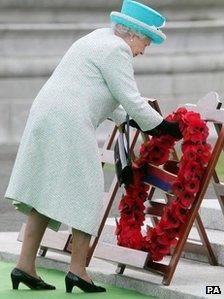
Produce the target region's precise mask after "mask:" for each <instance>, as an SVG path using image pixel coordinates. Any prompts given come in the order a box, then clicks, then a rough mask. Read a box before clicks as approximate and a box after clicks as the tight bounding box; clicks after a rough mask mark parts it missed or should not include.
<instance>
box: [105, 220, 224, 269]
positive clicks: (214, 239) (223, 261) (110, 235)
mask: <svg viewBox="0 0 224 299" xmlns="http://www.w3.org/2000/svg"><path fill="white" fill-rule="evenodd" d="M117 220H119V217H117ZM146 223H147V224H149V225H150V224H151V222H150V220H149V219H147V220H146V222H145V225H144V226H143V227H142V229H145V227H146ZM115 229H116V222H115V219H114V218H111V217H110V218H108V219H107V222H106V226H105V227H104V229H103V232H102V235H101V241H102V242H107V243H110V244H117V239H116V235H115ZM206 232H207V234H208V238H209V240H210V242H211V244H212V247H213V250H214V253H215V255H216V257H217V260H218V264H219V265H220V266H224V255H223V252H224V234H223V231H219V230H211V229H206ZM189 239H190V240H194V243H195V244H198V243H201V242H200V238H199V236H198V233H197V230H196V228H195V227H192V229H191V232H190V234H189ZM182 257H184V258H186V259H191V260H195V261H199V262H208V260H207V257H206V256H204V255H201V254H198V253H190V252H183V254H182Z"/></svg>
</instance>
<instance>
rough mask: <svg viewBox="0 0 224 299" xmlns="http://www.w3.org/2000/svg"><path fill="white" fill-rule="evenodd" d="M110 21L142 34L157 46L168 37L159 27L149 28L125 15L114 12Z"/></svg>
mask: <svg viewBox="0 0 224 299" xmlns="http://www.w3.org/2000/svg"><path fill="white" fill-rule="evenodd" d="M110 19H111V21H112V22H114V23H117V24H122V25H124V26H126V27H128V28H131V29H133V30H136V31H138V32H140V33H142V34H143V35H145V36H147V37H149V38H150V39H151V40H152V42H153V43H155V44H161V43H163V42H164V41H165V40H166V35H165V34H164V33H163V32H162V31H161V30H160V29H158V28H157V27H155V26H149V25H147V24H145V23H143V22H141V21H139V20H137V19H134V18H132V17H130V16H128V15H125V14H123V13H120V12H117V11H112V12H111V14H110Z"/></svg>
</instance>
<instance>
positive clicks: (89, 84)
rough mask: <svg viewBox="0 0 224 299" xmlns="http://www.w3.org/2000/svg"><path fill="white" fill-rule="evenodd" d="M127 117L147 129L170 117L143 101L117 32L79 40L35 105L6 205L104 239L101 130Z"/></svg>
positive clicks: (130, 56) (127, 52)
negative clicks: (101, 230)
mask: <svg viewBox="0 0 224 299" xmlns="http://www.w3.org/2000/svg"><path fill="white" fill-rule="evenodd" d="M125 111H127V112H128V113H129V115H130V117H131V118H133V119H134V120H136V122H137V123H138V124H139V126H140V127H141V128H142V129H143V130H149V129H152V128H154V127H155V126H157V125H158V124H159V123H161V121H162V117H161V116H160V115H159V114H158V113H157V112H156V111H155V110H154V109H152V108H151V107H150V106H149V105H148V103H147V102H146V101H145V100H144V98H142V97H141V95H140V93H139V91H138V88H137V86H136V82H135V79H134V71H133V54H132V51H131V48H130V47H129V46H128V44H127V43H126V42H125V41H124V40H123V39H122V38H120V37H118V36H116V35H114V33H113V31H112V29H111V28H101V29H97V30H94V31H92V32H91V33H89V34H87V35H85V36H83V37H82V38H80V39H79V40H77V41H75V42H74V43H73V44H72V45H71V47H70V48H69V49H68V51H67V52H66V53H65V55H64V56H63V57H62V59H61V61H60V63H59V64H58V66H57V67H56V68H55V70H54V72H53V73H52V75H51V76H50V78H49V79H48V80H47V82H46V83H45V84H44V86H43V87H42V88H41V90H40V91H39V93H38V94H37V96H36V98H35V99H34V101H33V103H32V106H31V109H30V112H29V116H28V119H27V122H26V125H25V129H24V132H23V135H22V138H21V141H20V144H19V148H18V152H17V156H16V159H15V163H14V166H13V169H12V172H11V177H10V180H9V184H8V187H7V190H6V192H5V198H6V199H9V200H10V201H12V203H13V204H14V205H15V207H16V208H17V209H18V210H19V211H21V212H23V213H26V214H28V213H29V211H30V210H31V209H32V208H35V209H36V210H37V211H38V212H40V213H42V214H44V215H46V216H48V217H49V218H50V221H49V224H48V227H49V228H51V229H53V230H55V231H57V230H58V229H59V227H60V225H61V223H64V224H67V225H68V226H71V227H74V228H76V229H79V230H82V231H84V232H86V233H88V234H91V235H94V236H97V234H98V229H99V225H100V220H101V216H102V215H101V213H102V207H103V198H104V196H103V192H104V179H103V171H102V167H101V160H100V153H99V149H98V145H97V136H96V128H97V127H98V126H99V125H100V124H101V123H102V122H103V121H104V120H105V119H107V118H111V119H112V120H114V121H115V122H116V124H117V125H119V124H121V123H122V122H124V121H125V116H126V112H125Z"/></svg>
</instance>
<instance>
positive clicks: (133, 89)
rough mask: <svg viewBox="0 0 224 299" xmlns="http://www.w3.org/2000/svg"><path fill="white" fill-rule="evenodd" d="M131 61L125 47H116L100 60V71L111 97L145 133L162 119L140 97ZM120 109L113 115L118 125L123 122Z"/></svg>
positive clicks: (122, 114)
mask: <svg viewBox="0 0 224 299" xmlns="http://www.w3.org/2000/svg"><path fill="white" fill-rule="evenodd" d="M132 59H133V57H131V53H130V50H129V49H128V48H127V47H126V46H125V45H122V46H121V45H118V46H116V47H113V49H112V50H110V52H109V53H108V54H107V55H106V56H105V57H104V59H102V62H101V65H100V71H101V73H102V76H103V78H104V80H105V82H106V84H107V86H108V88H109V90H110V92H111V94H112V95H113V97H114V98H115V99H116V100H117V101H118V102H119V104H121V105H122V107H123V109H124V110H125V111H126V112H127V113H128V114H129V115H130V118H133V119H134V120H135V121H136V122H137V124H138V125H139V127H140V128H141V129H142V130H143V131H147V130H150V129H153V128H154V127H156V126H158V125H159V124H160V123H161V122H162V121H163V117H162V116H161V115H160V114H159V113H158V112H157V111H156V110H155V109H153V108H152V107H151V106H150V105H149V104H148V103H147V101H146V100H145V99H144V98H143V97H142V96H141V94H140V92H139V90H138V87H137V84H136V81H135V78H134V69H133V63H132ZM120 109H121V108H119V110H118V111H119V112H117V111H115V114H114V116H115V118H114V119H116V120H119V121H118V123H119V124H120V121H121V122H123V121H125V113H124V111H123V112H122V110H120ZM115 110H116V109H115ZM118 115H119V118H117V117H118ZM115 122H116V121H115Z"/></svg>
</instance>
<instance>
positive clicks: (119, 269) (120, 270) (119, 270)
mask: <svg viewBox="0 0 224 299" xmlns="http://www.w3.org/2000/svg"><path fill="white" fill-rule="evenodd" d="M125 267H126V265H124V264H120V263H119V264H118V265H117V269H116V270H115V272H116V273H117V274H123V273H124V270H125Z"/></svg>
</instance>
